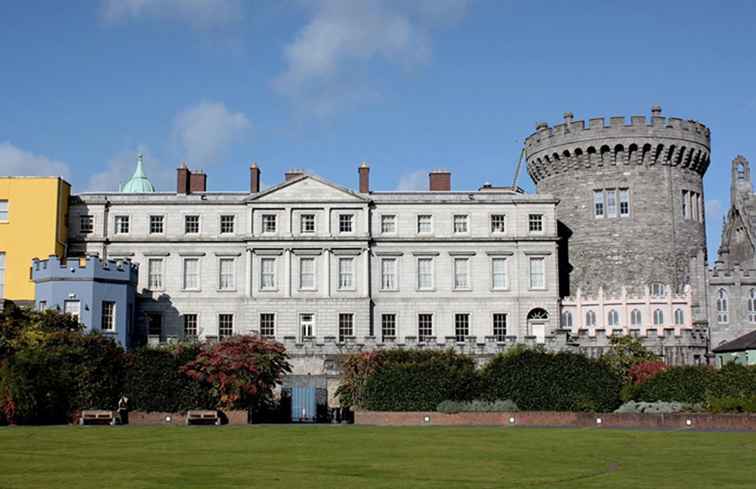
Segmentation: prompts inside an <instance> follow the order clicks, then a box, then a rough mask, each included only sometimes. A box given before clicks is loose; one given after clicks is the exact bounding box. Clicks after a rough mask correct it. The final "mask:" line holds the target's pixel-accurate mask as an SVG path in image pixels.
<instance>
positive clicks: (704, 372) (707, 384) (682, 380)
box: [635, 367, 717, 404]
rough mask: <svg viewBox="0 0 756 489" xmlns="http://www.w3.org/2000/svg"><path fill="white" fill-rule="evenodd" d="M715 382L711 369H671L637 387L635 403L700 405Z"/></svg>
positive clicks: (713, 372) (714, 375) (713, 371)
mask: <svg viewBox="0 0 756 489" xmlns="http://www.w3.org/2000/svg"><path fill="white" fill-rule="evenodd" d="M716 380H717V371H716V370H714V369H713V368H711V367H672V368H669V369H667V370H666V371H664V372H662V373H660V374H658V375H656V376H654V377H652V378H651V379H649V380H648V381H646V382H645V383H643V384H641V385H640V386H639V387H638V390H637V391H636V393H635V400H636V401H646V402H654V401H677V402H685V403H691V404H696V403H702V402H704V401H705V400H706V393H707V392H708V391H711V390H712V388H713V387H714V386H715V383H716Z"/></svg>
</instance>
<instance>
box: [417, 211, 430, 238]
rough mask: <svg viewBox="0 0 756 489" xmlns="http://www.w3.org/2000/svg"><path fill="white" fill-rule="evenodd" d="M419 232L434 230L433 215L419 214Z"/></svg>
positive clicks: (426, 232)
mask: <svg viewBox="0 0 756 489" xmlns="http://www.w3.org/2000/svg"><path fill="white" fill-rule="evenodd" d="M417 232H418V234H428V233H431V232H433V217H432V216H430V215H428V214H424V215H421V216H417Z"/></svg>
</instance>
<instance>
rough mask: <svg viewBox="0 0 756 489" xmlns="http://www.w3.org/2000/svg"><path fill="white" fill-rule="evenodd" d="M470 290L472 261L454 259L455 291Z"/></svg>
mask: <svg viewBox="0 0 756 489" xmlns="http://www.w3.org/2000/svg"><path fill="white" fill-rule="evenodd" d="M469 288H470V259H469V258H455V259H454V289H455V290H460V289H462V290H464V289H469Z"/></svg>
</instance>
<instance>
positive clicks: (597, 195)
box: [593, 190, 606, 219]
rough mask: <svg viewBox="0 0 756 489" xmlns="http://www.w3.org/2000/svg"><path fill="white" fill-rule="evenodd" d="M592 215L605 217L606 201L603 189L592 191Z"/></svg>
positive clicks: (599, 217)
mask: <svg viewBox="0 0 756 489" xmlns="http://www.w3.org/2000/svg"><path fill="white" fill-rule="evenodd" d="M593 217H595V218H596V219H603V218H604V217H606V203H605V202H604V191H603V190H594V191H593Z"/></svg>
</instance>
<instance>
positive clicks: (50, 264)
mask: <svg viewBox="0 0 756 489" xmlns="http://www.w3.org/2000/svg"><path fill="white" fill-rule="evenodd" d="M138 276H139V265H138V264H136V263H131V262H130V261H128V260H100V259H99V258H97V257H94V256H90V257H87V258H86V259H81V260H80V259H78V258H71V259H68V260H61V259H60V258H58V257H57V256H55V255H50V257H49V258H47V259H46V260H40V259H38V258H35V259H33V260H32V280H33V281H34V282H37V283H44V282H49V281H53V280H54V281H61V280H62V281H65V280H77V281H83V280H90V281H94V282H113V283H118V282H123V283H129V284H134V285H136V283H137V278H138Z"/></svg>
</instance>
